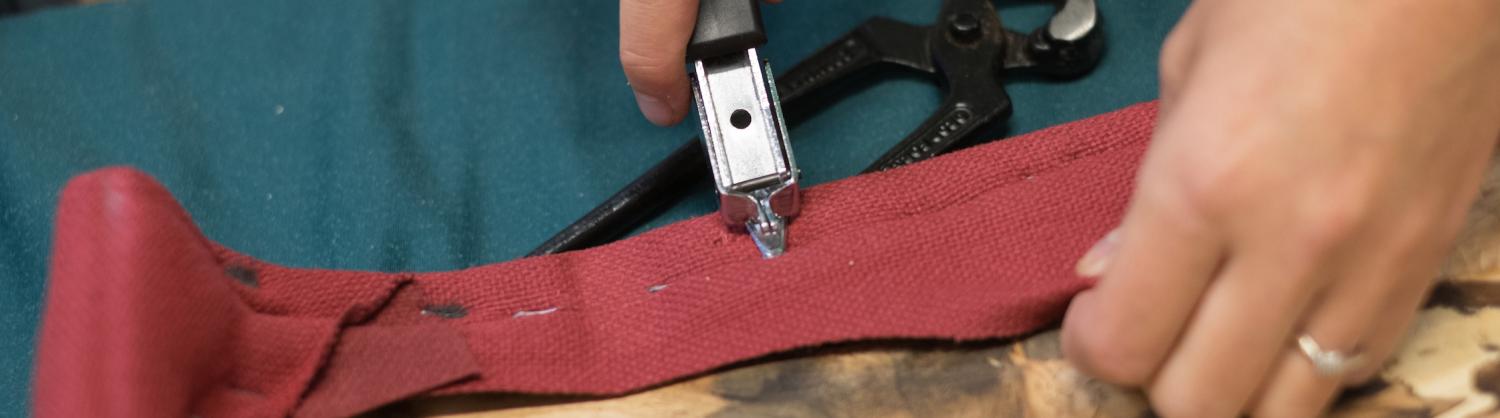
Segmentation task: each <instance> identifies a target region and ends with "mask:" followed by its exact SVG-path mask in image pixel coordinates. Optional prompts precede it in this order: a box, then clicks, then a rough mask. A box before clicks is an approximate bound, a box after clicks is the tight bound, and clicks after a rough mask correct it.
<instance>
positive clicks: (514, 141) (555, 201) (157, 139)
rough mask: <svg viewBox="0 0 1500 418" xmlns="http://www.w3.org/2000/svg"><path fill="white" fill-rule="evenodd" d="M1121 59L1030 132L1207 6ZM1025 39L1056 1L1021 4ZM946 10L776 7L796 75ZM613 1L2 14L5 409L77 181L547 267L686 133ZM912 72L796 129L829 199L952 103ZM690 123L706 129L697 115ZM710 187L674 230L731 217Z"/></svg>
mask: <svg viewBox="0 0 1500 418" xmlns="http://www.w3.org/2000/svg"><path fill="white" fill-rule="evenodd" d="M1100 1H1101V2H1102V3H1103V4H1101V9H1102V11H1103V15H1104V19H1105V20H1104V24H1105V28H1106V33H1107V38H1108V41H1107V42H1108V50H1107V53H1106V55H1105V58H1104V62H1103V65H1102V66H1101V67H1100V68H1099V69H1098V70H1097V71H1096V72H1095V73H1094V74H1092V75H1091V76H1089V77H1087V78H1086V79H1083V80H1081V81H1076V82H1070V83H1053V82H1047V81H1044V80H1035V79H1028V80H1025V81H1018V82H1013V83H1012V84H1011V85H1010V90H1009V91H1010V92H1011V96H1012V98H1013V99H1014V102H1015V116H1014V117H1013V118H1012V120H1011V122H1010V124H1009V125H1008V126H1007V127H1006V128H1005V129H1004V130H1002V131H999V132H996V135H1013V134H1017V133H1022V132H1026V131H1031V130H1035V129H1038V128H1042V127H1045V126H1048V125H1053V124H1057V123H1062V122H1066V121H1070V120H1075V119H1079V118H1082V117H1086V116H1090V115H1094V114H1098V113H1103V112H1106V111H1110V110H1114V109H1117V108H1120V107H1123V106H1125V105H1128V104H1131V103H1135V102H1140V101H1144V100H1150V99H1152V98H1154V97H1155V95H1156V57H1157V51H1158V49H1159V44H1160V42H1161V40H1162V38H1163V37H1164V36H1165V34H1166V33H1167V31H1168V30H1169V29H1170V27H1171V25H1172V24H1173V23H1174V22H1175V21H1176V19H1177V18H1178V17H1179V16H1180V15H1181V13H1182V11H1183V9H1184V8H1185V7H1186V3H1187V0H1157V1H1151V2H1142V1H1133V0H1100ZM1003 3H1005V4H1002V12H1001V14H1002V16H1003V19H1004V20H1005V21H1006V23H1007V24H1008V25H1010V26H1013V27H1021V28H1026V29H1029V28H1032V27H1035V26H1037V25H1038V24H1040V23H1041V22H1043V21H1044V19H1045V18H1046V16H1047V15H1048V13H1050V10H1051V7H1050V6H1048V5H1046V4H1045V2H1029V3H1027V2H1020V3H1022V4H1021V5H1017V6H1011V5H1010V4H1011V3H1016V2H1003ZM938 4H939V2H937V1H931V0H922V1H918V0H906V1H899V0H875V1H871V0H798V1H790V2H787V3H786V4H782V5H777V6H768V7H766V9H765V12H766V20H767V22H766V23H767V26H768V30H769V31H770V35H771V38H772V39H771V44H770V45H769V46H767V47H766V48H765V49H764V52H763V53H764V54H765V56H767V57H768V58H769V59H771V60H772V64H773V66H776V67H777V68H782V69H784V68H788V67H790V66H791V65H792V64H793V63H795V62H796V61H797V60H798V59H800V58H802V57H804V56H806V55H808V54H810V53H811V52H813V51H814V50H816V49H817V48H818V47H819V46H821V45H823V44H824V43H827V42H829V41H830V40H833V39H834V38H836V37H838V36H839V35H841V34H842V33H844V32H846V31H847V30H849V29H851V28H853V27H854V26H855V25H856V24H858V23H859V22H860V21H862V20H864V19H865V18H867V17H870V16H875V15H883V16H890V17H894V18H898V19H902V20H906V21H909V22H914V23H922V24H925V23H927V22H929V21H931V20H932V19H933V17H934V16H935V15H936V13H937V9H938ZM616 13H617V3H616V2H615V1H614V0H586V1H585V0H579V1H552V0H451V1H375V0H368V1H352V0H349V1H342V0H340V1H333V0H328V1H304V0H256V1H243V0H212V1H211V0H129V1H121V2H117V3H110V4H104V5H98V6H89V7H79V8H63V9H50V10H46V11H42V12H38V13H33V14H28V15H23V16H19V17H12V18H6V19H0V334H3V335H4V336H5V337H6V338H3V339H0V415H11V414H15V415H20V414H24V411H25V408H26V404H27V392H28V387H29V385H28V382H29V380H30V376H29V374H30V370H31V359H32V358H33V356H34V352H33V351H34V346H33V345H34V342H35V338H34V335H35V332H36V324H37V320H38V316H39V313H40V309H41V297H42V294H43V289H44V281H45V275H46V271H47V268H46V267H47V264H46V263H47V255H48V252H49V245H50V241H51V240H50V238H49V234H50V229H51V224H52V219H53V208H54V206H55V204H56V199H57V195H58V191H59V189H60V188H61V187H62V186H63V184H64V182H66V181H67V179H68V178H69V177H71V176H73V175H75V174H78V173H80V172H83V171H86V170H90V169H94V168H98V167H103V166H107V165H117V164H128V165H132V166H135V167H138V168H140V169H143V170H145V171H146V172H149V173H151V174H152V175H154V176H156V177H157V178H158V179H160V180H161V181H162V182H163V183H164V184H166V185H167V187H169V188H170V189H171V190H172V191H173V192H174V193H175V194H176V196H177V197H178V199H180V200H181V201H182V203H183V204H184V205H185V206H186V207H187V208H188V210H189V211H190V212H191V213H192V214H193V216H194V217H195V219H196V220H197V221H198V223H199V224H200V225H201V226H202V228H203V230H204V231H205V232H206V233H207V234H208V236H209V237H211V238H213V239H215V240H217V241H219V242H222V243H224V244H227V245H228V246H230V247H232V248H236V249H238V250H241V251H243V252H245V253H248V254H251V255H254V256H257V257H260V258H262V259H265V260H269V261H272V262H276V263H281V264H286V265H291V266H302V267H323V268H339V269H366V270H387V271H390V270H416V271H431V270H448V269H456V268H462V267H466V266H473V265H478V264H486V263H495V262H502V261H506V260H509V259H513V258H516V257H519V256H521V255H522V254H525V253H526V252H527V251H528V250H529V249H530V248H532V247H533V246H535V245H537V244H539V243H541V242H542V241H543V240H544V239H546V238H547V237H548V236H550V235H551V234H552V233H553V232H555V231H557V230H558V229H560V228H562V227H563V226H565V225H567V224H568V223H570V222H571V221H573V220H574V219H576V218H577V217H578V216H579V215H581V214H583V213H584V212H586V211H587V210H588V209H589V208H591V207H592V206H593V205H594V204H596V203H598V202H600V201H601V200H602V199H604V198H605V197H607V196H608V195H610V194H611V193H613V192H614V191H615V190H616V189H617V188H618V187H620V186H621V185H623V184H624V183H626V182H627V181H629V180H630V179H632V178H633V177H634V176H635V175H636V174H639V173H640V172H641V171H642V170H644V169H645V168H646V167H648V166H649V165H651V164H652V163H654V162H655V161H656V160H657V159H659V158H660V157H662V156H664V155H665V154H666V153H668V152H669V151H670V150H671V149H673V148H674V147H676V146H677V145H678V144H680V143H681V142H682V141H684V140H686V139H688V138H690V137H692V136H693V135H695V134H696V129H697V127H696V125H695V124H693V123H686V124H682V125H680V126H677V127H674V128H669V129H662V128H656V127H653V126H651V125H649V124H648V123H647V122H645V121H644V120H643V119H641V118H640V117H639V116H638V114H637V112H636V110H635V108H634V101H633V98H632V96H631V94H630V91H629V89H628V87H627V86H626V84H625V79H624V77H623V75H621V74H620V72H619V64H618V61H617V60H616V56H617V55H616V51H615V47H616V33H617V31H618V22H617V14H616ZM939 99H940V91H939V90H938V89H937V88H936V86H935V85H933V84H931V83H929V82H928V81H926V80H923V79H920V78H913V77H898V78H896V79H894V80H892V81H890V82H887V83H882V84H879V85H875V86H873V87H871V88H869V89H866V90H863V91H861V92H859V93H857V94H855V95H852V96H850V97H848V98H847V99H845V100H842V101H840V102H838V103H836V104H835V105H833V106H832V107H830V108H829V109H827V110H826V111H824V112H822V113H821V114H819V115H818V116H816V117H814V118H812V119H810V120H808V121H807V122H806V123H803V124H801V125H800V126H796V127H794V129H792V131H791V135H792V136H793V138H794V144H795V150H796V153H797V159H798V163H799V164H801V166H802V168H803V172H804V175H805V177H804V178H805V179H806V180H807V181H808V182H810V183H813V184H816V183H822V182H826V181H829V180H833V179H837V178H842V177H846V176H849V175H852V174H854V173H856V172H858V171H859V170H860V169H861V168H863V167H864V166H865V165H866V164H868V163H869V162H870V161H872V160H873V159H874V158H875V157H877V156H879V155H880V154H881V153H882V152H883V151H884V150H885V149H886V148H887V147H888V146H890V145H891V144H893V143H894V142H895V141H896V140H897V139H899V138H901V137H902V136H904V135H905V134H906V133H907V131H909V130H911V129H912V128H914V127H915V126H916V124H917V123H918V122H920V121H921V120H922V119H923V118H924V117H925V116H926V114H927V112H929V111H931V110H932V109H933V108H935V107H936V106H937V104H938V102H939ZM691 118H692V116H690V119H689V121H690V122H691V121H692V120H693V119H691ZM711 193H712V192H711V190H710V189H709V186H707V183H704V186H703V188H702V190H700V192H699V193H698V195H697V196H695V197H694V198H692V199H689V200H688V201H686V202H684V203H682V204H680V205H678V206H677V207H675V208H674V209H673V210H672V211H671V212H670V213H669V214H668V215H667V216H665V217H663V218H662V219H658V220H656V221H655V222H654V223H653V225H661V224H664V223H667V222H671V221H674V220H680V219H683V218H686V217H689V216H694V215H697V214H703V213H708V212H711V211H712V210H714V206H713V205H714V201H713V199H712V198H711Z"/></svg>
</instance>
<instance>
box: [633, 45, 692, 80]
mask: <svg viewBox="0 0 1500 418" xmlns="http://www.w3.org/2000/svg"><path fill="white" fill-rule="evenodd" d="M620 66H622V67H625V72H626V73H627V74H631V77H632V80H631V81H632V83H636V82H637V81H636V80H635V78H645V79H646V80H642V81H646V82H649V81H665V80H667V79H668V78H669V77H668V76H669V75H670V73H669V71H677V70H680V69H678V68H677V67H678V66H677V65H674V64H673V60H672V57H671V56H670V55H668V54H663V53H661V52H660V51H657V50H653V49H650V48H642V47H639V46H631V45H622V46H620Z"/></svg>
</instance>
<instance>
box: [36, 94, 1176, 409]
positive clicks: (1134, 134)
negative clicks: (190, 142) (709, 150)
mask: <svg viewBox="0 0 1500 418" xmlns="http://www.w3.org/2000/svg"><path fill="white" fill-rule="evenodd" d="M1154 117H1155V105H1154V104H1152V103H1147V104H1142V105H1137V106H1133V107H1130V108H1126V109H1124V110H1121V111H1117V112H1114V113H1111V114H1107V115H1103V116H1099V117H1095V118H1092V119H1088V120H1085V121H1080V122H1075V123H1071V124H1067V125H1063V126H1059V127H1055V128H1051V129H1047V130H1044V131H1039V132H1036V133H1033V134H1029V135H1025V136H1022V137H1018V138H1014V139H1010V140H1005V141H1000V142H997V143H992V144H987V145H982V146H978V147H975V148H972V149H969V150H965V151H962V152H959V153H955V154H953V155H949V156H945V157H941V158H937V159H934V160H932V161H928V162H925V163H921V164H917V165H914V166H911V167H906V168H902V169H897V170H892V171H888V172H883V173H876V174H871V175H865V176H860V177H856V178H851V179H848V180H843V181H839V182H836V183H831V184H828V185H825V186H820V187H814V188H811V189H809V190H808V191H807V192H806V195H805V198H806V200H805V209H804V211H803V214H802V215H801V217H799V218H797V219H796V220H795V222H794V223H793V224H792V225H791V227H790V233H791V235H790V241H789V249H788V251H787V253H786V254H785V255H783V256H781V257H778V258H776V259H772V260H762V259H761V258H760V257H759V254H758V253H757V252H756V250H755V249H754V245H753V244H752V243H751V242H750V240H749V238H748V237H746V236H744V235H742V234H736V233H732V232H729V231H728V230H726V228H725V227H724V226H723V225H722V224H721V223H719V222H720V221H719V220H718V218H717V217H716V216H714V215H710V216H705V217H700V218H695V219H692V220H688V221H684V222H681V223H677V224H674V225H670V226H667V227H664V228H660V229H658V230H655V231H652V232H650V233H647V234H643V235H641V236H638V237H635V238H631V239H629V240H625V241H622V242H619V243H615V244H612V245H608V246H604V247H600V248H596V249H591V250H586V251H579V252H573V253H565V254H559V255H553V256H545V257H535V258H527V259H521V260H516V261H512V262H507V263H502V264H496V265H489V266H482V267H476V268H472V269H466V270H461V271H452V272H434V273H406V274H402V273H376V272H357V271H332V270H317V269H295V268H287V267H281V266H276V265H272V264H268V263H264V262H261V261H258V260H255V259H253V258H251V257H249V256H247V255H243V254H239V253H236V252H234V251H232V250H230V249H228V248H225V247H223V246H220V245H218V244H215V243H214V242H212V241H210V240H208V239H207V238H206V237H204V236H203V234H201V233H200V232H199V231H198V230H197V228H196V227H195V226H194V225H193V223H192V221H191V219H190V218H189V216H188V215H187V213H186V212H185V211H184V210H183V209H182V208H181V207H180V206H179V205H178V204H177V202H176V201H175V200H174V199H173V198H172V196H171V195H170V194H169V192H168V191H167V190H166V189H165V188H163V187H162V186H161V185H159V184H158V183H156V182H155V181H154V180H153V179H151V178H150V177H149V176H147V175H146V174H144V173H141V172H139V171H135V170H133V169H129V168H109V169H103V170H98V171H94V172H91V173H88V174H84V175H82V176H79V177H77V178H75V179H74V180H73V181H71V182H70V183H69V184H68V185H67V187H66V188H65V190H64V191H63V194H62V199H61V203H60V206H59V208H58V220H57V227H56V232H55V237H54V249H53V258H52V261H51V263H52V264H51V272H50V279H49V280H50V282H49V283H50V284H49V288H48V292H47V305H46V309H45V314H44V318H43V330H42V333H41V335H40V348H39V349H38V350H37V353H38V363H37V369H36V373H37V374H36V386H35V389H36V391H35V396H36V398H35V410H36V413H37V415H38V416H42V417H73V416H129V417H155V416H189V415H194V414H197V415H202V416H216V417H217V416H288V415H290V416H305V417H324V416H345V415H350V414H356V413H359V412H362V411H367V410H369V409H372V408H375V407H378V406H380V405H382V404H385V403H389V402H392V401H396V400H400V399H404V398H408V397H413V396H422V395H428V394H451V393H470V392H493V391H504V392H525V393H571V394H598V395H607V394H619V393H624V392H628V391H632V390H637V389H641V388H644V387H648V386H650V385H653V384H658V383H662V382H666V381H670V380H672V379H675V378H680V377H684V376H688V375H692V374H695V373H701V372H705V371H709V370H712V369H714V368H716V367H720V366H723V365H726V364H730V363H734V362H737V361H742V360H746V359H751V358H755V357H759V356H763V355H766V354H770V353H776V352H780V351H785V350H789V349H793V348H798V347H807V346H815V345H819V344H826V343H833V342H843V341H853V340H863V339H892V338H923V339H943V340H973V339H985V338H996V337H1006V336H1013V335H1017V334H1020V333H1025V332H1029V331H1033V330H1036V329H1038V328H1041V327H1044V326H1047V325H1048V324H1052V323H1055V321H1056V320H1057V319H1058V318H1059V317H1060V315H1061V314H1062V312H1063V311H1064V309H1065V308H1066V305H1067V302H1068V300H1069V298H1070V297H1071V296H1072V295H1073V294H1075V293H1077V292H1078V291H1080V290H1082V289H1084V288H1086V287H1087V286H1088V285H1089V282H1088V281H1087V280H1085V279H1081V278H1078V277H1076V276H1075V275H1074V274H1073V273H1072V263H1073V261H1074V260H1075V259H1076V258H1077V257H1078V256H1079V255H1081V254H1082V253H1083V252H1084V251H1085V250H1086V249H1087V248H1088V246H1089V245H1090V244H1092V242H1093V240H1095V239H1097V238H1098V237H1100V236H1102V235H1103V234H1104V233H1106V232H1107V231H1108V230H1109V229H1110V228H1111V227H1112V226H1113V225H1114V224H1115V222H1117V221H1118V219H1119V217H1120V215H1121V213H1122V211H1123V208H1124V207H1125V204H1126V202H1127V200H1128V196H1129V192H1130V190H1131V185H1132V181H1133V178H1134V171H1135V167H1136V164H1137V161H1138V160H1139V158H1140V156H1141V154H1142V153H1143V151H1144V150H1145V146H1146V143H1147V140H1148V138H1149V136H1150V131H1151V126H1152V122H1153V120H1154Z"/></svg>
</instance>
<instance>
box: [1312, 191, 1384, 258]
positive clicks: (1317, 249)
mask: <svg viewBox="0 0 1500 418" xmlns="http://www.w3.org/2000/svg"><path fill="white" fill-rule="evenodd" d="M1369 218H1370V217H1369V211H1368V210H1366V209H1365V206H1364V205H1362V204H1350V203H1337V202H1330V203H1328V204H1323V205H1317V206H1315V207H1313V208H1311V209H1309V210H1307V214H1305V215H1303V219H1302V220H1301V221H1300V222H1298V223H1297V225H1298V227H1299V230H1298V231H1299V232H1298V233H1297V234H1298V242H1299V243H1300V244H1299V246H1300V247H1301V248H1300V250H1301V251H1302V252H1303V253H1305V254H1307V255H1309V256H1312V257H1321V256H1326V255H1329V254H1331V253H1334V252H1335V251H1337V250H1338V249H1339V248H1342V247H1343V246H1344V245H1345V244H1346V243H1348V242H1349V241H1350V240H1352V239H1354V238H1355V235H1356V234H1358V233H1359V232H1360V231H1361V230H1363V229H1364V226H1365V225H1366V224H1367V221H1368V219H1369Z"/></svg>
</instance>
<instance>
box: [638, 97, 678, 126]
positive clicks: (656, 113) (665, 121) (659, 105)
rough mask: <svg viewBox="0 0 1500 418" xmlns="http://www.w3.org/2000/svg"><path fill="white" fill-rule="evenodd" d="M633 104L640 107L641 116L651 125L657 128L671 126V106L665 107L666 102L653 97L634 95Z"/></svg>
mask: <svg viewBox="0 0 1500 418" xmlns="http://www.w3.org/2000/svg"><path fill="white" fill-rule="evenodd" d="M635 104H636V105H637V106H640V107H641V114H642V115H645V116H646V120H649V121H651V123H654V124H657V125H658V126H667V125H670V124H672V106H669V105H667V102H666V101H663V100H662V99H658V98H656V97H655V96H650V95H645V94H641V93H636V94H635Z"/></svg>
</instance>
